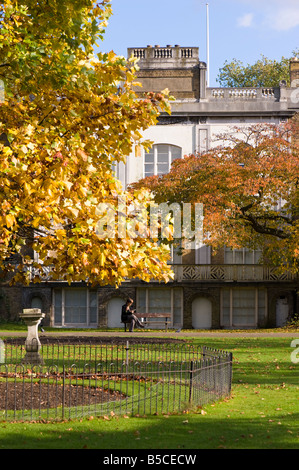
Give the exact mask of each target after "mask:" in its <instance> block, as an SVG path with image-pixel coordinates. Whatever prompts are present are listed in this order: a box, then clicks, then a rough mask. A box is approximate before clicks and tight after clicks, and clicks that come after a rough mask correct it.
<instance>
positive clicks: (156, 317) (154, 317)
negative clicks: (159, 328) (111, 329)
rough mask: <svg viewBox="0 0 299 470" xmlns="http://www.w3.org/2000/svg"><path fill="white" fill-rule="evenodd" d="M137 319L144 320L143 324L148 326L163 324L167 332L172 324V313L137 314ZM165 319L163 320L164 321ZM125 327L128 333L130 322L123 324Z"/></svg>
mask: <svg viewBox="0 0 299 470" xmlns="http://www.w3.org/2000/svg"><path fill="white" fill-rule="evenodd" d="M134 315H136V317H137V318H139V319H140V320H142V323H143V324H144V323H146V324H147V325H148V324H150V323H152V322H153V323H163V324H164V325H165V329H166V331H167V329H168V325H170V323H171V313H135V314H134ZM162 319H163V320H162ZM121 323H123V324H124V326H125V331H127V325H130V323H131V322H130V321H129V322H121Z"/></svg>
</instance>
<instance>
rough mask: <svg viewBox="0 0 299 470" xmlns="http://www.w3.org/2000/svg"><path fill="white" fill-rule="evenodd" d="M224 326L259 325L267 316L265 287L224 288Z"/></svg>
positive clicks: (222, 294) (222, 297) (245, 326)
mask: <svg viewBox="0 0 299 470" xmlns="http://www.w3.org/2000/svg"><path fill="white" fill-rule="evenodd" d="M221 303H222V308H221V310H222V321H221V324H222V326H224V327H226V328H231V327H240V328H248V327H253V328H255V327H257V326H258V324H259V323H263V322H264V319H265V317H266V309H267V294H266V290H265V289H258V288H239V289H222V291H221Z"/></svg>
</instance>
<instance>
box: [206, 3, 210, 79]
mask: <svg viewBox="0 0 299 470" xmlns="http://www.w3.org/2000/svg"><path fill="white" fill-rule="evenodd" d="M206 7H207V87H209V86H210V18H209V4H208V3H206Z"/></svg>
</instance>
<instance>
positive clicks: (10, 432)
mask: <svg viewBox="0 0 299 470" xmlns="http://www.w3.org/2000/svg"><path fill="white" fill-rule="evenodd" d="M0 336H1V332H0ZM297 337H298V335H297ZM293 338H296V333H294V337H293ZM293 338H289V339H288V338H261V337H254V335H253V336H252V337H251V338H248V337H246V338H245V337H242V333H240V336H239V337H238V338H236V337H228V338H227V337H226V338H223V337H221V338H217V337H214V338H211V337H207V338H197V339H195V338H194V339H192V340H191V339H190V338H188V341H192V343H193V344H196V345H199V344H204V345H206V346H211V347H214V348H219V349H225V350H229V351H232V352H233V357H234V361H233V364H234V366H233V388H232V396H231V398H227V399H224V400H222V401H220V402H217V403H214V404H212V405H206V406H204V407H203V408H199V409H193V410H189V412H186V413H185V414H165V415H156V416H139V417H129V416H122V417H117V416H112V415H108V416H105V417H101V418H95V417H92V416H91V417H89V418H86V419H82V420H74V421H66V422H56V423H55V422H49V423H37V422H21V423H20V422H19V423H10V422H3V421H2V422H0V448H2V449H39V448H40V449H46V448H47V449H48V448H49V449H50V448H51V449H82V448H87V449H106V450H107V449H111V450H113V449H134V450H135V449H136V450H137V449H160V450H162V449H165V450H167V449H168V450H169V449H176V450H178V449H181V450H182V449H189V450H190V449H222V448H225V449H298V447H299V374H298V367H299V365H298V364H295V363H292V361H291V353H292V352H293V348H291V347H290V344H291V339H293Z"/></svg>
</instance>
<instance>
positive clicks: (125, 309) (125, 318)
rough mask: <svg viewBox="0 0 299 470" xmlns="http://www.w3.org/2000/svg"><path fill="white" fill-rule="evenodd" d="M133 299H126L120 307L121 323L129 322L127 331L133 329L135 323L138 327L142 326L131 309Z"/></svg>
mask: <svg viewBox="0 0 299 470" xmlns="http://www.w3.org/2000/svg"><path fill="white" fill-rule="evenodd" d="M132 305H133V300H132V299H127V301H126V303H125V305H123V306H122V308H121V321H122V322H123V323H130V328H129V331H134V327H135V325H136V326H138V327H139V328H144V325H143V324H142V323H141V322H140V321H139V319H138V318H137V317H136V315H134V313H136V310H133V309H132Z"/></svg>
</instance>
